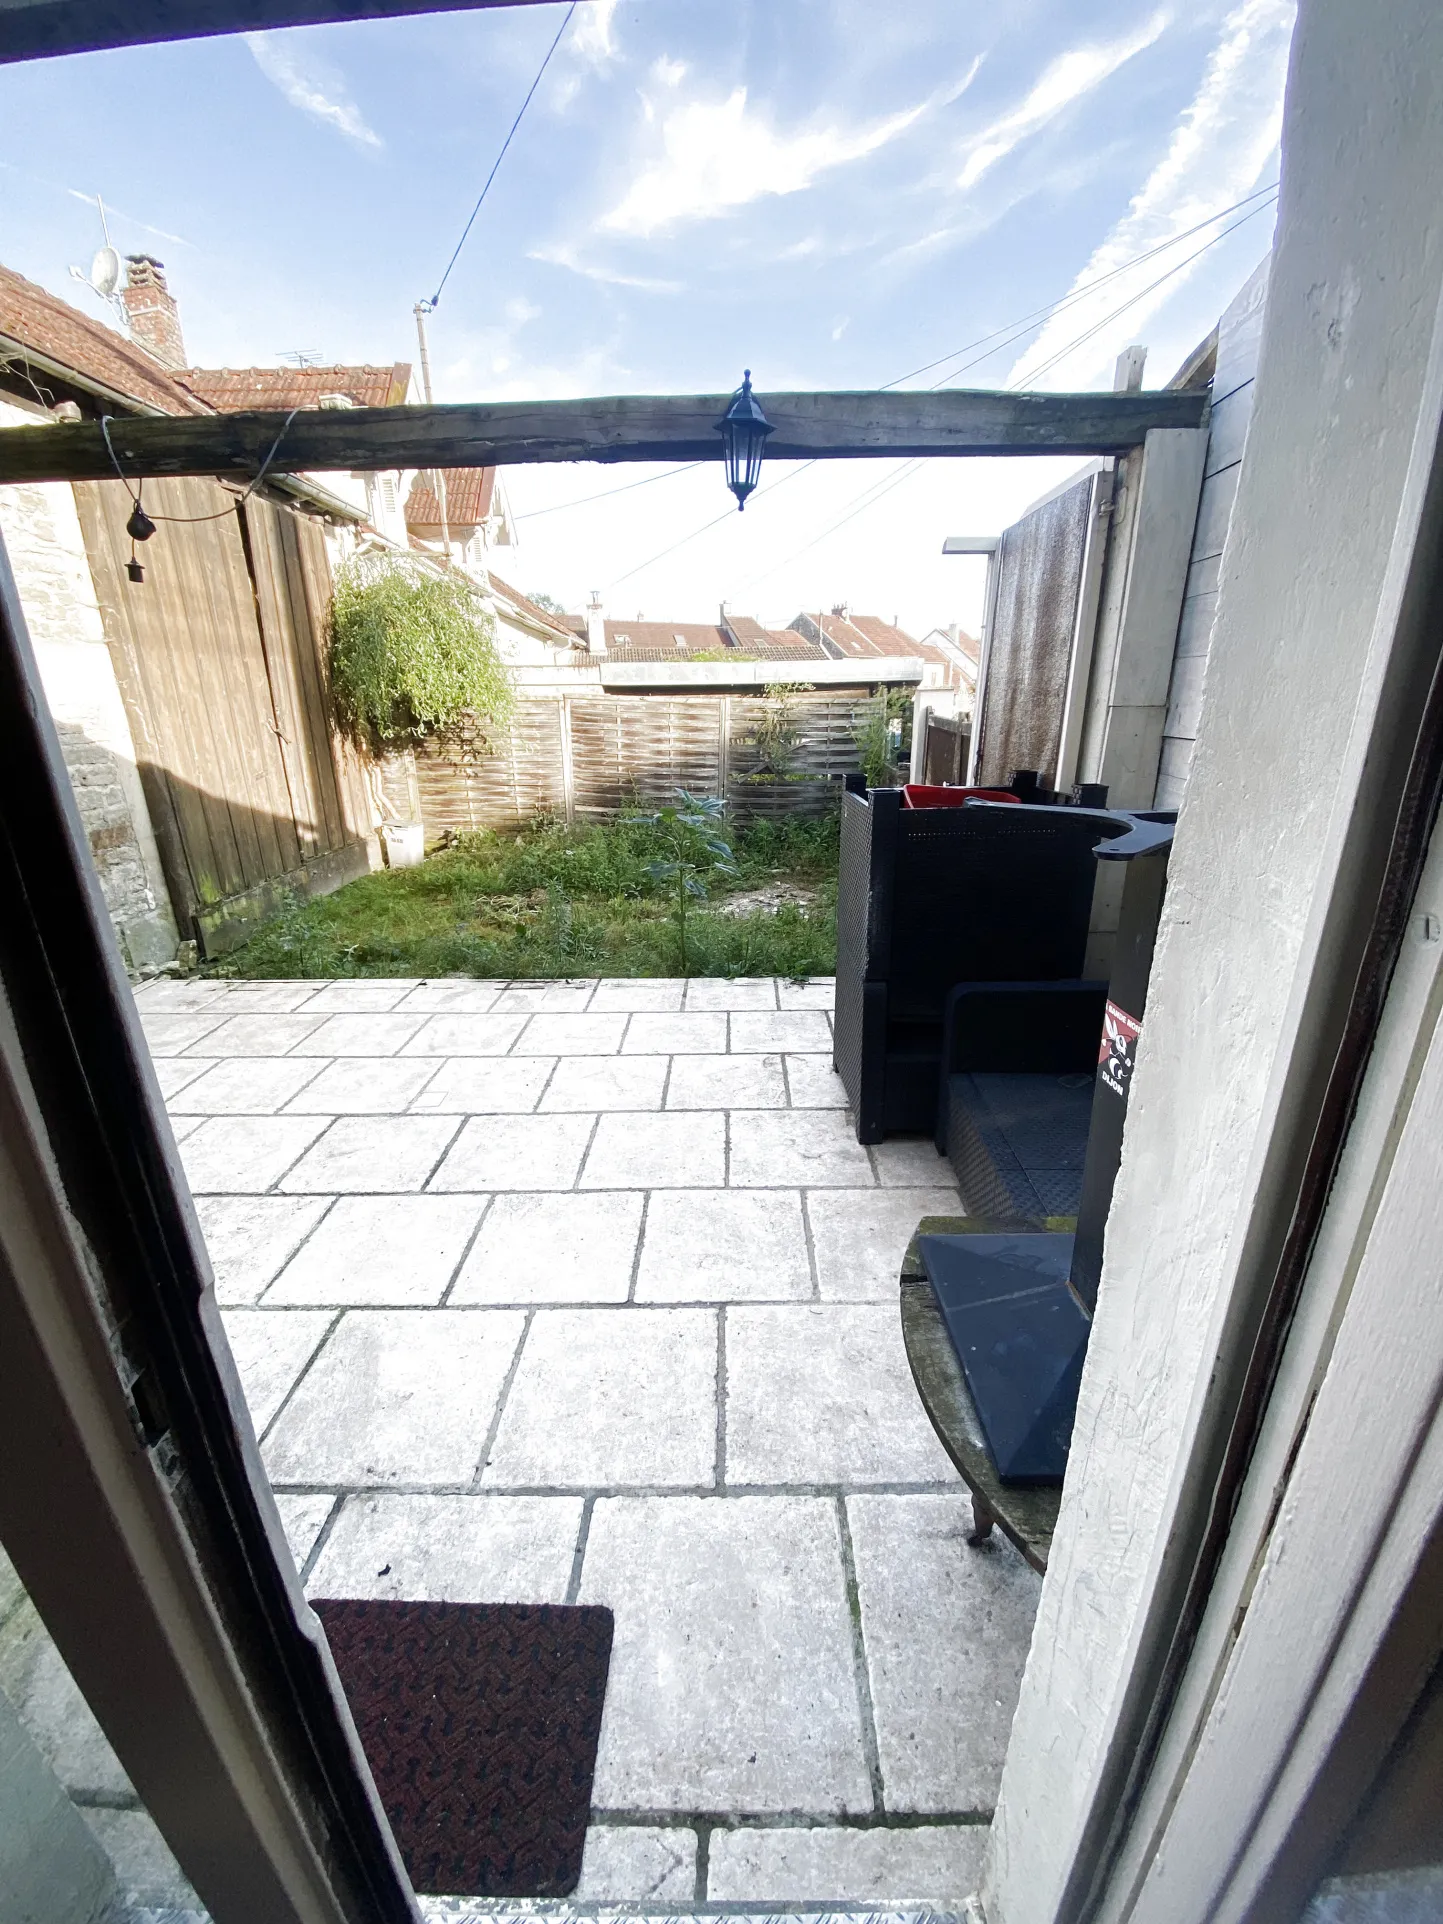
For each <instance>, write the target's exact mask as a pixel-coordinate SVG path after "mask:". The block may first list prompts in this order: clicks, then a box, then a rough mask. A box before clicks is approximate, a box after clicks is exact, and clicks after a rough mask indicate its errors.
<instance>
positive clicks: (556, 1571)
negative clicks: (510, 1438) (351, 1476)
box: [306, 1496, 582, 1603]
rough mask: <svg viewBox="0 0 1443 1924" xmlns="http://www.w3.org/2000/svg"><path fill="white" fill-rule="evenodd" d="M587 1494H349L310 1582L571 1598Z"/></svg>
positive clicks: (460, 1595) (411, 1595) (317, 1587)
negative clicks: (568, 1596) (572, 1578)
mask: <svg viewBox="0 0 1443 1924" xmlns="http://www.w3.org/2000/svg"><path fill="white" fill-rule="evenodd" d="M581 1519H582V1499H581V1498H580V1497H579V1496H575V1497H569V1496H352V1497H347V1499H346V1501H345V1503H344V1504H343V1505H342V1508H341V1511H340V1514H339V1515H338V1516H337V1518H336V1521H335V1523H334V1525H333V1526H332V1528H331V1531H330V1533H329V1535H328V1536H327V1538H326V1541H325V1546H324V1548H323V1549H322V1551H321V1553H320V1555H319V1556H318V1557H317V1558H316V1562H315V1566H314V1568H313V1569H312V1571H311V1574H310V1578H309V1580H308V1582H307V1585H306V1588H307V1591H308V1592H309V1594H310V1595H311V1596H313V1597H398V1598H404V1599H406V1600H407V1601H410V1602H418V1603H433V1602H434V1603H564V1602H565V1601H566V1594H567V1591H568V1589H569V1587H570V1584H571V1577H572V1570H573V1566H574V1564H575V1562H576V1551H577V1545H578V1543H579V1541H580V1537H581Z"/></svg>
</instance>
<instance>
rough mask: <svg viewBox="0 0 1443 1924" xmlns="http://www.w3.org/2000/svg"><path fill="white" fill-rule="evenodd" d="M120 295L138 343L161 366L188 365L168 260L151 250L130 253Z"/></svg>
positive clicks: (131, 335)
mask: <svg viewBox="0 0 1443 1924" xmlns="http://www.w3.org/2000/svg"><path fill="white" fill-rule="evenodd" d="M120 298H121V299H122V300H123V301H124V303H125V312H126V316H127V318H128V319H129V321H130V338H131V339H132V340H133V341H134V342H135V344H136V346H137V347H143V348H144V349H145V351H146V353H147V354H151V355H153V356H154V357H155V359H156V360H157V361H159V362H160V364H161V366H162V367H173V368H180V367H185V366H187V365H188V363H187V361H186V358H185V342H184V341H183V340H182V339H181V333H180V314H179V311H178V310H177V308H176V305H175V297H174V295H173V294H172V293H171V291H170V289H169V288H168V287H167V286H166V284H165V263H164V262H163V261H158V260H156V259H154V257H153V256H152V255H150V254H127V255H126V257H125V286H124V288H123V289H122V290H121V295H120Z"/></svg>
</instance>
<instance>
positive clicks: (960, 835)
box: [833, 776, 1132, 1142]
mask: <svg viewBox="0 0 1443 1924" xmlns="http://www.w3.org/2000/svg"><path fill="white" fill-rule="evenodd" d="M902 803H903V797H902V792H901V790H900V789H885V788H882V789H872V790H867V789H866V788H865V786H864V785H862V783H861V779H860V777H850V776H849V777H848V780H847V788H846V791H845V792H844V794H843V796H842V860H841V878H840V883H839V888H838V897H837V995H836V1019H835V1040H834V1043H833V1062H834V1065H835V1067H836V1069H837V1072H838V1074H839V1075H840V1076H841V1078H842V1082H843V1085H844V1087H845V1088H846V1091H847V1097H848V1100H849V1102H850V1104H851V1108H852V1114H853V1117H854V1119H855V1122H856V1129H857V1140H858V1141H859V1142H880V1141H881V1140H882V1139H883V1138H884V1137H885V1136H887V1135H889V1134H891V1133H894V1132H916V1133H921V1134H926V1135H932V1134H933V1132H934V1130H935V1128H936V1126H937V1098H938V1087H939V1072H940V1069H941V1057H942V1024H943V1014H944V1010H945V1006H946V1002H947V997H948V995H949V994H950V992H951V990H952V989H953V988H954V987H955V986H956V984H957V983H959V982H1033V983H1037V982H1057V981H1064V980H1068V979H1070V980H1073V981H1076V980H1077V979H1078V978H1079V977H1080V976H1081V974H1082V967H1083V957H1084V954H1085V951H1086V948H1087V932H1088V924H1089V921H1090V919H1091V913H1092V893H1093V886H1094V883H1095V880H1096V874H1097V863H1096V859H1095V857H1094V855H1093V850H1094V849H1095V848H1096V847H1097V845H1098V843H1099V842H1102V841H1106V840H1109V839H1111V838H1113V837H1116V836H1121V835H1125V834H1127V833H1128V832H1129V831H1130V829H1131V828H1132V823H1131V821H1130V820H1129V818H1128V817H1126V816H1124V815H1121V814H1113V813H1109V812H1107V811H1105V810H1102V809H1088V808H1072V807H1061V806H1057V805H1051V806H1042V807H1026V806H1021V805H1018V804H1015V803H1006V802H993V803H988V802H975V803H970V804H969V805H968V806H967V807H965V808H922V809H909V808H904V807H903V805H902Z"/></svg>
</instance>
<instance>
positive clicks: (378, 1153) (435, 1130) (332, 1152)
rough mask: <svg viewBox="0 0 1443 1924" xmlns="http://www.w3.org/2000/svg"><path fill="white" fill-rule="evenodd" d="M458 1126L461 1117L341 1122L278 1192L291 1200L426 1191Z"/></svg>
mask: <svg viewBox="0 0 1443 1924" xmlns="http://www.w3.org/2000/svg"><path fill="white" fill-rule="evenodd" d="M278 1120H279V1118H278ZM460 1124H461V1118H460V1117H459V1116H337V1118H336V1119H335V1121H334V1122H332V1123H330V1124H329V1125H328V1126H327V1127H326V1131H325V1134H324V1135H322V1136H320V1137H319V1138H318V1140H317V1141H316V1143H315V1144H314V1146H313V1147H312V1148H310V1149H308V1150H307V1151H306V1153H305V1154H304V1155H303V1156H302V1157H301V1158H300V1159H299V1161H298V1162H297V1163H296V1165H295V1167H294V1168H293V1169H291V1170H289V1171H288V1172H287V1173H286V1175H285V1176H284V1177H283V1178H282V1180H281V1184H280V1187H281V1188H282V1190H284V1191H285V1192H286V1193H287V1194H288V1195H310V1196H315V1195H323V1194H326V1193H330V1194H332V1195H336V1194H340V1195H346V1194H349V1195H376V1194H385V1195H392V1196H399V1195H405V1194H406V1193H408V1192H409V1191H414V1190H418V1189H422V1188H424V1187H425V1184H426V1179H427V1177H428V1176H430V1174H431V1172H432V1171H433V1170H434V1169H435V1168H436V1166H437V1164H438V1163H439V1162H440V1161H441V1158H442V1156H443V1155H444V1154H445V1153H446V1150H447V1149H448V1148H449V1146H450V1144H451V1142H452V1140H453V1138H454V1137H455V1135H456V1132H457V1130H458V1129H459V1127H460Z"/></svg>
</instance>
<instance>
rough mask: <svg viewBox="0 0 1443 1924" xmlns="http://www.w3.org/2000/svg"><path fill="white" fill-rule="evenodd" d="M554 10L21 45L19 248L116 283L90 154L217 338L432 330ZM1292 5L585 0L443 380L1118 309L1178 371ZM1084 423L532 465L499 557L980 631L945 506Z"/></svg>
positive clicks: (725, 370)
mask: <svg viewBox="0 0 1443 1924" xmlns="http://www.w3.org/2000/svg"><path fill="white" fill-rule="evenodd" d="M565 17H566V7H565V5H564V4H547V5H537V6H516V7H502V8H497V9H495V10H488V11H477V12H470V13H450V14H430V15H424V16H420V17H416V18H411V19H407V20H382V21H365V22H358V23H355V24H348V25H343V26H330V27H313V28H298V29H293V30H290V31H287V32H279V33H266V34H252V35H247V36H237V37H228V38H222V39H213V40H201V41H193V42H189V43H183V44H177V45H171V46H162V47H140V48H128V49H124V50H120V51H116V52H111V53H97V54H86V55H80V56H75V57H71V58H67V59H62V60H52V61H47V62H42V63H32V64H29V65H22V66H10V67H4V68H0V261H3V263H4V264H5V265H6V266H8V267H11V268H13V269H15V270H17V271H18V272H20V273H22V274H25V275H28V276H29V277H30V278H31V279H33V280H35V281H38V282H40V283H41V284H42V285H43V286H45V287H48V288H50V289H51V290H52V291H53V292H55V293H57V294H60V295H62V296H64V297H65V298H66V299H69V300H71V301H73V302H74V303H75V305H77V306H78V307H80V308H82V309H83V310H84V311H86V312H89V313H92V314H93V315H95V316H96V317H97V318H104V317H105V314H106V310H105V309H104V308H103V306H102V305H101V303H100V302H99V301H98V300H97V299H96V298H95V297H94V296H93V295H91V294H90V293H89V292H88V291H87V290H86V289H85V288H84V287H83V286H81V285H80V284H79V283H78V282H77V281H75V280H73V279H72V278H71V277H70V274H69V269H70V266H71V265H72V264H74V263H80V264H82V265H84V264H87V263H88V262H89V260H90V258H91V255H92V254H93V252H94V250H95V248H96V247H97V246H98V245H99V244H100V242H101V238H102V236H101V230H100V217H99V213H98V211H97V208H96V205H95V198H94V197H96V196H99V197H100V198H101V199H103V201H104V203H105V206H106V209H107V212H108V217H109V220H110V228H111V235H112V238H113V240H114V241H115V244H116V245H117V246H118V247H120V248H121V250H122V251H123V252H133V251H140V250H144V251H147V252H150V253H152V254H155V255H156V256H158V257H159V258H160V259H161V260H162V261H164V263H165V266H166V272H167V275H168V278H169V281H170V286H171V290H172V292H173V293H174V294H175V295H176V297H177V300H178V301H179V304H180V316H181V323H182V326H183V329H184V332H185V339H186V346H187V351H188V353H189V355H190V358H191V359H192V361H193V362H194V363H195V364H197V365H203V366H212V367H219V366H229V367H239V366H249V365H253V364H260V365H273V364H275V363H276V362H277V361H279V360H280V359H282V358H283V357H284V356H285V355H287V354H293V353H301V352H303V353H306V354H318V355H319V356H321V357H322V358H323V359H324V360H326V361H328V362H330V361H343V362H356V361H369V362H381V363H385V362H391V361H395V360H413V359H414V358H415V348H416V336H415V322H414V319H413V315H412V310H413V308H414V306H415V304H416V302H417V301H418V300H421V299H424V298H429V297H430V296H432V295H434V294H435V293H436V291H437V288H438V285H439V284H440V282H441V278H442V275H443V273H444V271H445V269H446V264H447V261H448V259H449V258H450V256H451V254H452V251H453V249H454V248H455V246H456V243H457V241H458V239H459V238H460V235H461V231H462V229H463V227H464V226H465V223H466V219H467V216H468V215H469V214H470V212H471V210H472V207H473V206H474V204H475V201H476V197H477V195H478V194H479V193H480V192H481V188H482V184H483V182H484V181H485V179H486V176H487V174H488V173H489V171H490V169H491V167H492V164H493V162H494V161H495V160H496V156H497V153H498V151H499V149H500V147H501V144H502V142H503V140H504V139H505V137H506V133H507V130H508V129H509V128H510V126H511V124H512V121H513V119H514V118H515V115H516V112H517V109H518V108H519V107H520V105H521V103H522V101H523V99H524V98H525V96H526V92H527V89H528V88H529V87H530V86H531V84H532V82H533V81H534V80H535V78H536V74H537V71H538V68H539V67H540V65H541V62H542V59H543V56H544V55H545V54H546V51H547V49H548V47H549V46H550V45H551V43H552V41H553V39H554V38H555V35H556V33H557V30H558V28H559V27H560V26H561V25H562V22H563V20H564V19H565ZM1292 18H1293V5H1292V0H1216V3H1213V0H1191V3H1190V4H1189V5H1187V6H1182V5H1180V4H1178V5H1174V6H1168V5H1153V4H1151V0H1141V3H1140V4H1139V3H1138V0H1130V3H1127V4H1125V3H1124V0H1085V3H1084V4H1081V5H1079V4H1077V0H1001V3H1000V4H998V5H996V6H992V7H987V8H981V7H971V8H965V9H964V8H961V7H959V6H958V5H957V4H956V0H908V3H907V4H906V5H905V6H900V5H892V6H888V7H879V6H877V5H876V4H875V0H581V3H580V4H579V5H578V6H577V7H576V9H575V12H574V15H573V17H572V19H571V22H570V25H569V26H568V27H567V29H566V32H565V34H564V36H563V38H562V40H561V43H560V45H559V46H558V48H557V50H556V53H555V55H554V57H553V59H552V60H551V63H550V65H549V67H548V68H547V70H546V73H545V75H544V77H543V79H542V81H541V84H540V86H539V87H538V89H537V91H536V95H535V98H534V100H533V101H532V104H531V107H530V109H529V111H528V112H527V114H526V116H525V117H524V119H523V121H522V123H521V126H520V129H519V131H518V132H517V134H516V136H515V139H514V141H513V143H512V145H511V147H510V150H509V152H508V153H507V155H506V157H505V159H504V161H503V162H502V165H501V168H500V171H499V172H498V174H497V176H496V180H495V183H494V185H493V186H492V188H491V191H490V193H489V195H488V196H487V198H486V200H485V203H484V205H483V206H482V208H481V211H480V213H479V215H478V216H477V219H476V222H475V225H474V226H473V228H472V230H471V233H470V237H469V239H468V240H467V242H466V245H465V247H464V248H463V249H462V252H461V254H460V257H459V259H458V260H457V262H456V264H455V267H454V269H453V270H452V271H451V274H450V277H449V279H447V280H446V282H445V285H444V288H442V290H441V297H440V301H439V303H438V305H437V308H436V311H435V313H434V315H433V316H432V318H431V320H430V323H429V326H430V337H431V355H432V362H433V373H434V378H435V387H436V398H437V399H438V400H445V401H468V400H507V399H524V398H532V399H549V398H559V397H564V396H569V395H586V394H624V393H658V394H661V393H718V392H724V391H727V390H729V389H730V388H732V387H734V386H735V385H736V384H737V383H738V382H739V381H740V379H741V375H742V370H743V368H744V367H749V368H751V370H752V372H753V379H754V383H755V386H756V390H757V392H758V395H759V397H760V398H761V399H762V401H763V404H764V405H765V398H766V393H767V390H768V389H769V388H770V389H774V390H779V391H780V390H787V389H798V388H819V389H820V388H842V389H846V388H877V387H882V386H886V385H890V384H894V383H900V384H901V385H903V386H913V387H927V386H930V385H933V384H936V383H942V384H947V385H967V386H971V385H975V386H983V387H1008V386H1012V387H1034V388H1050V389H1073V388H1099V387H1100V388H1108V387H1111V385H1112V377H1113V367H1114V363H1115V361H1116V358H1117V355H1118V354H1119V352H1120V351H1121V350H1122V349H1123V348H1124V347H1126V346H1129V345H1130V344H1133V343H1141V344H1144V345H1146V347H1147V348H1148V362H1147V372H1146V377H1145V385H1148V386H1161V385H1162V384H1163V383H1165V382H1166V381H1167V380H1168V378H1169V377H1170V376H1171V375H1172V374H1173V372H1174V371H1175V370H1176V368H1177V367H1178V365H1179V364H1180V363H1181V362H1182V361H1183V360H1184V358H1185V357H1186V356H1187V354H1188V353H1189V352H1190V350H1191V349H1192V348H1193V347H1194V346H1195V345H1196V344H1197V343H1198V342H1199V341H1200V340H1201V339H1202V338H1203V337H1204V336H1205V335H1206V334H1207V332H1208V330H1209V329H1210V328H1211V327H1212V326H1213V324H1214V323H1215V321H1216V320H1217V317H1218V315H1219V314H1220V313H1221V311H1222V310H1223V308H1224V307H1226V305H1227V303H1228V301H1229V300H1230V299H1231V298H1232V296H1233V295H1234V294H1235V293H1236V291H1237V290H1238V288H1240V287H1241V285H1242V284H1243V282H1244V281H1245V280H1246V279H1247V277H1248V275H1249V274H1250V273H1251V272H1252V270H1253V268H1254V267H1255V266H1256V265H1257V263H1258V262H1259V261H1260V260H1261V259H1262V258H1263V257H1264V255H1265V254H1266V253H1267V250H1268V247H1269V245H1270V239H1271V228H1272V221H1273V206H1272V200H1271V197H1270V196H1269V195H1268V194H1267V193H1265V192H1260V191H1259V190H1264V189H1267V188H1270V187H1271V186H1272V185H1273V183H1274V182H1276V180H1277V179H1278V169H1279V155H1278V128H1279V123H1280V117H1281V109H1282V96H1283V86H1284V81H1285V77H1286V66H1287V53H1288V42H1289V38H1290V35H1291V31H1292ZM1248 196H1255V198H1252V199H1247V198H1246V197H1248ZM1244 201H1246V204H1245V205H1242V206H1239V205H1238V203H1240V202H1244ZM1229 208H1235V209H1236V211H1234V212H1232V213H1230V214H1226V215H1224V211H1223V210H1226V209H1229ZM1245 217H1246V218H1245ZM1059 302H1064V303H1065V305H1064V306H1063V307H1062V308H1061V311H1058V312H1055V313H1049V310H1051V309H1053V308H1054V307H1055V306H1056V304H1057V303H1059ZM964 350H966V351H964ZM944 357H945V358H944ZM934 363H937V365H933V364H934ZM918 370H925V371H922V372H919V371H918ZM1077 465H1078V464H1077V463H1076V462H1075V461H1067V460H1058V459H1055V458H1033V459H1028V460H990V461H968V460H951V461H931V462H922V463H907V464H902V463H899V462H896V461H840V462H827V463H821V464H818V465H814V466H807V467H802V466H799V465H796V464H787V463H780V462H778V463H772V464H769V465H768V466H767V467H765V468H764V469H763V477H762V485H761V487H760V488H759V489H758V491H757V493H756V495H755V496H754V497H753V498H752V500H751V501H750V502H749V503H748V506H747V510H746V512H745V514H741V515H739V514H737V513H736V512H735V511H734V510H733V511H729V510H731V509H732V503H731V497H730V496H729V495H728V494H727V493H726V491H725V487H724V485H723V481H722V477H721V472H720V468H719V466H715V465H711V464H708V465H705V466H702V467H699V468H695V469H692V470H691V471H688V472H677V471H675V470H661V469H652V468H644V467H625V468H616V467H611V468H607V467H602V466H599V465H595V464H588V465H575V466H554V467H545V468H542V467H516V468H511V469H509V470H507V472H506V475H505V478H504V479H505V487H506V491H507V496H508V499H509V502H510V506H511V510H512V513H513V516H514V517H515V522H516V529H517V534H518V537H519V543H518V546H517V547H516V548H515V550H514V551H511V552H509V553H506V554H505V556H504V562H503V561H502V558H501V556H498V557H497V559H498V572H501V573H503V574H504V575H505V577H506V578H507V579H508V580H509V581H511V583H512V585H513V586H516V587H519V588H521V589H523V590H524V591H526V592H534V591H537V590H541V591H544V592H546V593H548V594H551V595H553V596H555V597H556V598H557V599H558V600H559V601H561V602H562V603H564V604H565V605H566V606H568V607H571V608H574V609H580V608H581V607H582V606H584V604H585V602H586V599H587V598H588V596H589V595H590V593H591V592H592V591H593V590H595V591H597V592H599V593H600V594H601V596H602V599H603V603H604V605H605V607H606V610H607V612H608V613H609V614H613V615H615V616H617V617H624V618H626V619H635V618H638V617H641V616H645V617H646V618H647V619H649V620H657V621H665V620H667V619H675V620H714V619H715V618H716V613H717V609H718V606H719V604H720V603H721V602H723V601H725V602H727V603H728V604H729V605H730V607H731V608H732V609H733V610H734V611H735V612H737V613H749V614H756V615H758V616H759V617H760V618H761V619H762V620H763V621H766V622H769V623H775V624H778V625H781V624H785V623H786V622H788V621H790V620H791V619H792V617H793V616H794V615H795V614H796V613H798V611H799V610H802V609H818V608H824V607H825V608H830V607H833V606H835V605H839V604H842V603H846V604H848V605H850V606H851V608H852V609H853V610H854V611H857V612H861V613H870V614H878V615H881V616H883V617H884V618H892V617H894V616H895V617H899V618H900V620H901V622H902V625H903V626H904V627H906V628H908V629H909V630H910V631H911V632H912V633H913V634H919V635H920V634H923V633H925V632H927V630H929V629H930V628H932V627H934V626H945V625H947V624H948V623H950V622H954V621H959V622H961V623H962V625H963V626H964V627H966V628H968V629H969V630H971V631H974V632H975V629H976V625H977V622H978V619H979V614H980V604H981V597H982V588H983V573H984V564H983V563H980V562H979V561H977V560H975V559H967V558H948V559H944V558H943V557H942V554H941V547H942V542H943V539H944V537H945V536H947V535H949V534H987V533H996V532H998V531H1000V530H1001V529H1002V528H1003V527H1005V526H1006V525H1007V523H1008V522H1009V521H1011V520H1014V519H1015V518H1016V517H1017V515H1018V514H1019V513H1020V512H1021V511H1022V510H1023V509H1024V508H1025V507H1026V506H1027V504H1028V503H1029V501H1031V500H1033V499H1035V498H1037V497H1038V496H1039V495H1041V494H1044V493H1046V492H1047V491H1048V490H1049V489H1050V488H1052V487H1053V486H1055V485H1056V483H1057V482H1058V481H1059V480H1060V479H1062V478H1063V477H1064V476H1065V475H1066V474H1067V473H1068V472H1069V471H1071V470H1073V469H1075V468H1076V467H1077ZM639 482H644V483H645V485H642V486H637V485H634V484H636V483H639ZM620 490H625V492H620ZM595 496H602V497H603V498H601V499H593V498H592V497H595ZM572 504H580V505H572Z"/></svg>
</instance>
